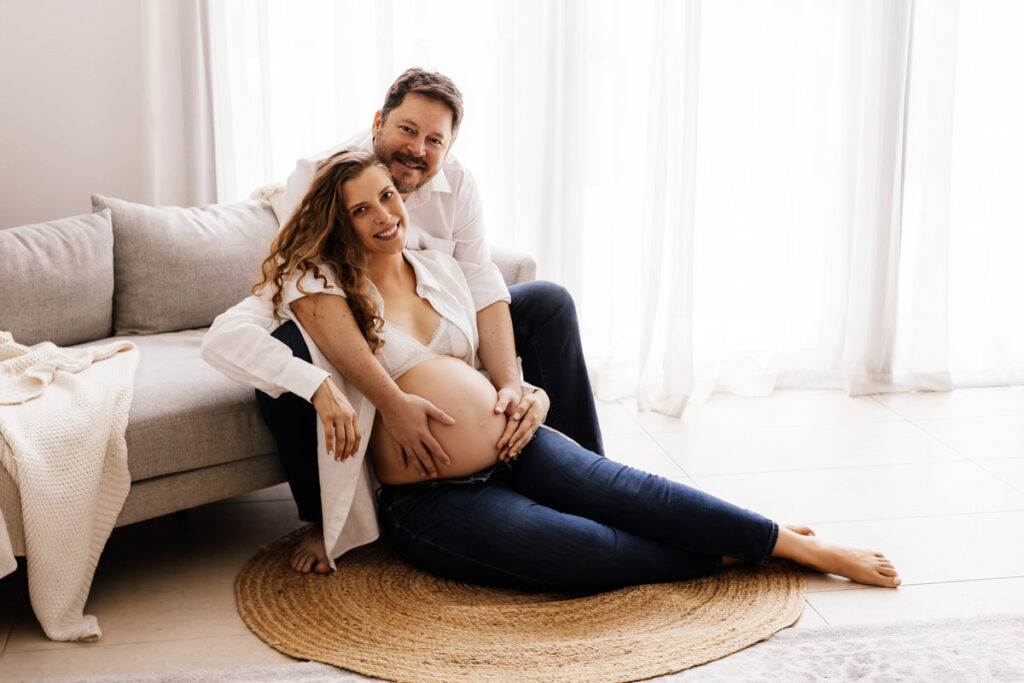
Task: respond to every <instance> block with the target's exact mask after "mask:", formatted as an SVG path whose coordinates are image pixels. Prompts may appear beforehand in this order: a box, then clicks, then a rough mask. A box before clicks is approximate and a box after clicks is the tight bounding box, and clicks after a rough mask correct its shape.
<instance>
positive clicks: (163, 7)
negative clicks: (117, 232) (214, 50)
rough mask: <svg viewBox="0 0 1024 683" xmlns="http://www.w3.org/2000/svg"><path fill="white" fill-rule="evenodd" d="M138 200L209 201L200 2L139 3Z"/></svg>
mask: <svg viewBox="0 0 1024 683" xmlns="http://www.w3.org/2000/svg"><path fill="white" fill-rule="evenodd" d="M139 7H140V13H139V14H140V23H141V30H142V40H141V44H142V55H141V61H142V74H143V78H142V121H141V128H142V141H143V149H142V160H141V161H142V163H141V168H142V197H141V199H143V200H144V201H146V202H149V203H151V204H181V205H185V206H194V205H202V204H209V203H212V202H214V201H216V200H217V184H216V169H215V164H214V159H215V154H214V141H213V140H214V122H213V113H214V111H213V105H212V100H211V95H212V93H211V84H210V77H211V62H210V32H209V27H208V24H207V21H208V17H209V13H208V11H207V7H206V2H205V0H180V1H178V2H161V1H160V0H142V1H141V3H140V5H139Z"/></svg>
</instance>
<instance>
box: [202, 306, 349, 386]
mask: <svg viewBox="0 0 1024 683" xmlns="http://www.w3.org/2000/svg"><path fill="white" fill-rule="evenodd" d="M277 324H278V323H277V320H275V318H274V313H273V307H272V305H271V303H270V302H269V301H267V300H266V299H262V298H260V297H256V296H250V297H248V298H247V299H244V300H242V301H241V302H240V303H238V304H235V305H234V306H232V307H231V308H229V309H228V310H226V311H224V312H223V313H221V314H220V315H219V316H217V319H216V320H214V321H213V325H212V326H211V327H210V329H209V331H207V333H206V336H205V337H203V343H202V346H201V347H200V349H199V351H200V354H201V355H202V357H203V360H205V361H206V362H207V363H209V364H210V365H212V366H213V367H214V368H215V369H217V370H219V371H220V372H222V373H223V374H225V375H227V376H228V377H230V378H231V379H233V380H235V381H236V382H239V383H241V384H246V385H248V386H251V387H254V388H256V389H259V390H260V391H262V392H264V393H266V394H268V395H270V396H272V397H274V398H277V397H278V396H280V395H281V394H284V393H288V392H291V393H293V394H295V395H296V396H301V397H302V398H304V399H306V400H307V401H310V400H312V398H313V394H314V393H315V392H316V390H317V389H318V388H319V387H320V385H321V384H323V382H324V380H325V379H327V378H328V377H329V376H330V373H328V372H327V371H326V370H321V369H320V368H318V367H316V366H315V365H312V364H310V363H307V362H306V361H304V360H302V359H300V358H296V357H295V356H294V355H292V350H291V349H290V348H288V345H287V344H285V343H284V342H282V341H279V340H277V339H275V338H274V337H272V336H271V334H270V333H271V332H272V331H273V330H274V329H275V328H276V327H277Z"/></svg>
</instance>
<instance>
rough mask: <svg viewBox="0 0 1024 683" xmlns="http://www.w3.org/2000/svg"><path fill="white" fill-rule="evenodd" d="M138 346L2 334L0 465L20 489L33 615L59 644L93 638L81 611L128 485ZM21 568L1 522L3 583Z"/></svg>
mask: <svg viewBox="0 0 1024 683" xmlns="http://www.w3.org/2000/svg"><path fill="white" fill-rule="evenodd" d="M138 360H139V351H138V349H137V348H136V347H135V345H134V344H132V343H131V342H127V341H125V342H110V343H107V344H103V345H101V346H90V347H86V348H77V349H65V348H60V347H57V346H55V345H54V344H51V343H50V342H43V343H42V344H36V345H35V346H33V347H31V348H30V347H27V346H22V345H21V344H18V343H16V342H15V341H14V339H13V338H12V337H11V334H10V333H9V332H2V331H0V465H2V466H3V467H5V468H6V469H7V471H8V472H9V473H10V475H11V478H12V479H13V480H14V482H15V484H16V485H17V486H18V491H19V494H20V496H21V513H22V514H21V516H22V520H23V526H24V530H25V558H26V565H27V569H28V588H29V596H30V598H31V600H32V609H33V610H35V613H36V617H37V618H38V619H39V623H40V624H41V625H42V627H43V630H44V631H45V632H46V635H47V636H49V637H50V638H52V639H53V640H85V639H96V638H99V637H100V635H101V632H100V629H99V625H98V624H97V622H96V617H94V616H91V615H85V614H83V613H82V610H83V609H84V607H85V601H86V599H87V598H88V597H89V587H90V585H91V584H92V577H93V574H94V572H95V571H96V563H97V561H98V560H99V556H100V552H101V551H102V550H103V546H104V544H105V543H106V542H107V537H108V536H110V530H111V529H112V528H113V526H114V522H115V521H116V520H117V515H118V514H119V513H120V511H121V506H122V505H123V504H124V500H125V498H126V497H127V496H128V488H129V486H130V485H131V477H130V476H129V474H128V451H127V448H126V447H125V440H124V432H125V427H126V426H127V425H128V410H129V408H130V407H131V401H132V389H133V383H134V376H135V368H136V366H137V365H138ZM16 566H17V564H16V562H15V560H14V553H13V552H12V550H11V543H10V538H9V537H8V534H7V524H6V522H5V521H4V520H3V519H2V518H0V576H6V575H7V574H9V573H10V572H11V571H13V570H14V569H15V567H16Z"/></svg>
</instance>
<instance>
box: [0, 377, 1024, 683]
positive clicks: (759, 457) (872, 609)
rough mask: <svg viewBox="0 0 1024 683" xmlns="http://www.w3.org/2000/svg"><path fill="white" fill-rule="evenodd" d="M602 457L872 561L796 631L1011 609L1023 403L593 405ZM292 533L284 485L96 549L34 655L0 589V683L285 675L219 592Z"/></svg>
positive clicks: (1016, 590) (22, 621) (818, 584)
mask: <svg viewBox="0 0 1024 683" xmlns="http://www.w3.org/2000/svg"><path fill="white" fill-rule="evenodd" d="M599 412H600V415H601V423H602V425H603V429H604V433H605V441H606V444H607V450H608V453H609V455H611V456H612V457H615V458H616V459H619V460H622V461H625V462H630V463H632V464H636V465H637V466H639V467H643V468H646V469H648V470H651V471H654V472H657V473H658V474H662V475H664V476H668V477H671V478H673V479H676V480H678V481H682V482H685V483H687V484H690V485H697V486H700V487H702V488H705V489H706V490H709V491H711V492H713V493H715V494H717V495H721V496H724V497H726V498H728V499H730V500H733V501H735V502H737V503H740V504H742V505H745V506H748V507H751V508H753V509H756V510H758V511H760V512H763V513H765V514H768V515H770V516H773V517H775V518H777V519H779V520H780V521H786V522H798V521H799V522H807V523H810V524H812V525H813V526H814V527H815V529H816V530H817V532H818V533H819V534H820V535H827V536H829V537H832V538H836V539H838V540H842V541H845V542H848V543H856V544H863V545H868V546H872V547H877V548H879V549H881V550H884V551H885V552H886V553H887V554H888V555H889V556H890V557H891V558H892V559H893V561H894V562H895V563H896V565H897V567H898V568H899V569H900V570H901V573H902V575H903V578H904V583H903V586H902V587H901V588H900V589H898V590H895V591H893V590H884V589H875V588H868V587H863V586H858V585H854V584H850V583H849V582H847V581H844V580H841V579H838V578H835V577H826V576H820V575H814V576H811V577H810V580H809V584H808V596H807V606H806V609H805V610H804V615H803V617H801V619H800V621H799V622H798V624H797V626H798V627H803V626H822V625H826V624H866V623H881V622H889V621H902V620H915V619H930V618H942V617H961V616H970V615H984V614H996V613H1006V612H1016V613H1021V612H1024V543H1022V542H1021V538H1024V390H1022V389H1020V388H994V389H969V390H959V391H956V392H954V393H952V394H900V395H892V396H879V397H864V398H848V397H846V396H844V395H843V394H841V393H838V392H776V393H775V394H773V395H772V396H770V397H766V398H741V397H735V396H729V395H716V396H714V397H713V398H712V399H711V400H710V401H708V402H707V403H705V404H702V405H693V406H690V407H689V408H688V409H687V411H686V413H685V415H684V416H683V419H682V420H672V419H669V418H665V417H664V416H660V415H655V414H650V413H642V414H638V413H637V412H636V410H635V409H634V408H633V406H632V405H631V404H630V402H629V401H622V402H618V403H616V402H600V404H599ZM297 524H298V519H297V518H296V516H295V511H294V506H293V504H292V503H291V496H290V495H289V492H288V489H287V487H285V486H278V487H274V488H271V489H266V490H264V491H260V492H257V493H254V494H250V495H247V496H242V497H239V498H235V499H232V500H229V501H225V502H222V503H217V504H214V505H207V506H204V507H201V508H197V509H194V510H192V511H190V512H189V513H188V514H187V515H172V516H168V517H163V518H159V519H155V520H150V521H148V522H143V523H140V524H135V525H132V526H129V527H125V528H122V529H117V530H115V531H114V533H113V535H112V536H111V539H110V542H109V543H108V546H107V549H106V551H105V553H104V555H103V558H102V560H101V562H100V565H99V568H98V570H97V573H96V579H95V581H94V584H93V589H92V594H91V597H90V600H89V604H88V606H87V612H89V613H91V614H94V615H96V616H97V618H98V619H99V622H100V625H101V627H102V629H103V634H104V635H103V638H102V640H100V641H98V642H95V643H78V644H71V643H53V642H50V641H48V640H47V639H46V638H45V637H44V635H43V633H42V631H41V629H40V628H39V625H38V624H37V623H36V621H35V618H34V616H33V615H32V610H31V606H30V604H29V600H28V596H27V590H26V579H25V572H24V569H23V568H22V569H20V570H19V571H18V572H16V573H15V574H13V575H11V576H8V577H6V578H4V579H0V680H10V679H19V678H23V677H51V676H68V675H87V674H95V673H128V672H152V671H157V670H186V669H200V668H213V667H228V666H250V665H255V664H270V663H279V662H287V661H291V660H290V659H289V658H287V657H285V656H284V655H281V654H279V653H277V652H276V651H274V650H272V649H271V648H269V647H268V646H266V645H264V644H263V643H262V642H261V641H260V640H258V639H257V638H256V637H255V636H253V635H252V634H250V633H249V631H248V630H247V629H246V627H245V625H244V624H243V623H242V621H241V620H240V619H239V617H238V614H237V612H236V611H235V605H234V595H233V592H232V585H233V581H234V578H235V575H236V573H237V572H238V570H239V568H240V567H241V566H242V564H243V563H244V562H245V561H246V560H247V559H248V558H249V557H250V556H251V555H252V554H253V553H254V552H255V550H256V549H257V548H258V547H259V546H260V545H261V544H262V543H265V542H267V541H270V540H272V539H274V538H276V537H278V536H279V535H281V534H283V533H284V532H286V531H289V530H290V529H292V528H294V527H295V526H296V525H297Z"/></svg>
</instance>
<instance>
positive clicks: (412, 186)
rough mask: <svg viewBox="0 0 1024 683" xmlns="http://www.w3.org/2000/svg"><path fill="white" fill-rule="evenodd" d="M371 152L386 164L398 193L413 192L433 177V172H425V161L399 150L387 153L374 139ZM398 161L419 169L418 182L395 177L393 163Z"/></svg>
mask: <svg viewBox="0 0 1024 683" xmlns="http://www.w3.org/2000/svg"><path fill="white" fill-rule="evenodd" d="M373 152H374V154H376V155H377V158H378V159H380V160H381V161H383V162H384V163H385V164H387V165H388V169H389V170H390V171H391V176H392V177H391V179H392V180H393V181H394V182H395V189H396V190H398V192H399V194H402V195H407V194H410V193H412V192H415V191H416V190H418V189H420V188H421V187H423V186H424V185H426V184H427V183H428V182H429V181H430V179H431V178H433V177H434V174H433V173H430V174H428V173H427V162H425V161H423V160H421V159H417V158H415V157H412V156H409V155H408V154H403V153H401V152H395V153H393V154H388V153H386V152H385V151H384V150H382V149H381V148H380V146H379V145H378V143H377V141H376V140H374V141H373ZM400 161H401V162H405V163H407V164H412V165H413V166H415V167H416V168H417V169H418V170H419V172H420V174H419V176H418V178H419V182H409V181H406V180H400V179H399V178H397V177H395V171H394V165H395V164H396V163H397V162H400ZM407 170H408V169H407Z"/></svg>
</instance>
